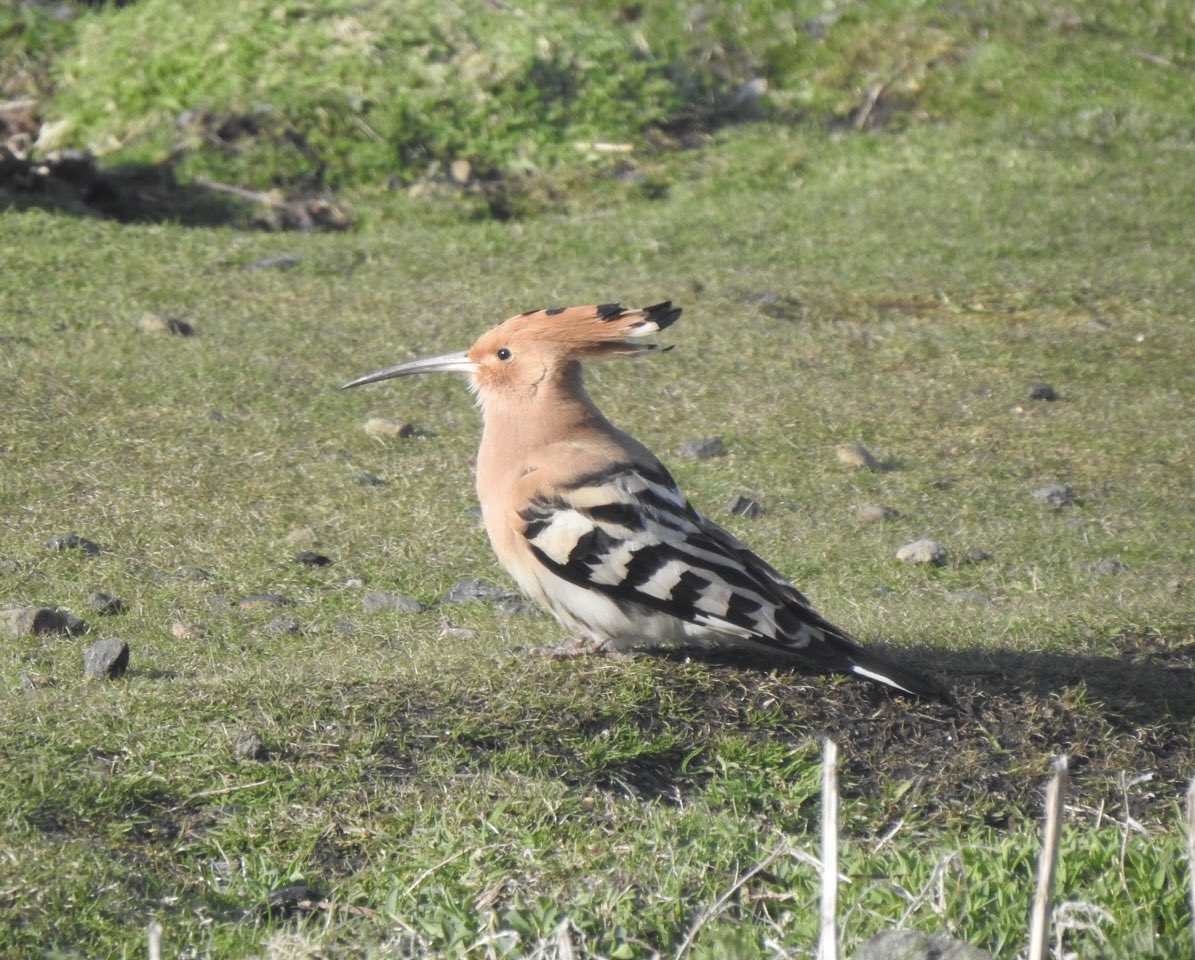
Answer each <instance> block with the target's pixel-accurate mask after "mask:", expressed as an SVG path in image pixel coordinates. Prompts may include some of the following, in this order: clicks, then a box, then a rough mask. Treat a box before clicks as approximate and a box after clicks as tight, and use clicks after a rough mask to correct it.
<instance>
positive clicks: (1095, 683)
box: [384, 651, 1195, 827]
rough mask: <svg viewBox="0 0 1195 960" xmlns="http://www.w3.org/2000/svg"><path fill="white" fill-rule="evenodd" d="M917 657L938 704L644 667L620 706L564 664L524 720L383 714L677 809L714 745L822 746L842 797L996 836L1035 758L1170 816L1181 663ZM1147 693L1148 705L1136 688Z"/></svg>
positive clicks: (581, 671) (480, 754) (496, 713)
mask: <svg viewBox="0 0 1195 960" xmlns="http://www.w3.org/2000/svg"><path fill="white" fill-rule="evenodd" d="M925 659H927V660H932V662H934V663H937V664H938V665H939V667H943V668H945V670H944V673H945V674H946V675H948V676H951V677H952V678H953V681H952V683H951V684H950V688H951V691H952V693H953V695H954V697H955V702H954V703H952V704H939V703H926V702H921V701H916V700H912V699H909V698H906V697H901V696H897V695H892V694H890V693H888V692H887V691H886V690H883V689H880V688H878V687H876V686H874V685H872V684H868V683H863V682H860V681H857V680H853V679H847V680H841V679H834V678H821V677H808V676H803V675H799V674H794V673H788V672H777V671H762V670H760V669H757V668H754V667H753V666H751V665H749V664H742V663H738V664H727V663H725V662H718V663H700V664H698V663H691V662H690V663H677V662H670V661H667V660H658V661H652V662H651V664H650V667H651V671H652V676H651V681H652V683H651V686H652V691H651V692H650V693H648V694H645V695H644V696H643V697H642V699H641V700H640V701H639V702H638V703H632V704H629V705H628V704H627V702H626V699H625V691H621V690H619V689H618V682H619V681H618V678H617V676H616V675H612V673H611V671H609V670H608V669H602V668H601V667H600V666H595V665H592V664H586V663H578V664H572V665H565V666H563V667H562V668H561V676H560V678H559V679H560V684H559V686H557V687H555V688H554V689H552V690H551V691H549V692H548V693H547V694H546V695H545V697H544V698H542V699H541V700H539V701H537V702H536V703H535V705H534V706H533V707H532V708H531V711H532V712H531V713H529V711H528V707H527V705H526V704H527V701H526V698H525V697H522V696H519V695H518V694H517V692H512V691H510V690H504V689H501V688H498V687H493V688H490V689H489V690H486V691H485V692H475V693H472V694H466V695H465V696H464V697H462V695H461V692H460V690H459V689H458V690H445V691H443V699H442V700H441V699H439V697H438V696H436V695H434V694H433V695H432V696H431V698H430V699H424V698H423V697H422V696H420V697H419V698H418V699H417V700H414V701H410V702H408V703H407V704H406V705H405V706H404V708H403V709H402V710H401V712H400V713H396V714H395V715H394V716H393V717H392V718H391V722H393V723H394V724H395V726H396V729H405V730H406V731H407V732H409V731H410V729H411V724H412V722H413V721H414V722H415V724H416V725H417V726H418V727H421V728H422V727H424V725H425V724H426V726H427V727H428V728H429V729H432V728H434V729H436V730H438V731H439V732H440V734H441V736H444V737H448V738H450V739H452V740H453V741H454V742H455V743H457V744H458V745H459V746H464V747H466V748H467V751H468V754H469V755H470V757H471V759H470V760H469V761H468V762H467V763H466V766H467V767H468V768H470V769H472V770H474V771H484V770H493V769H498V768H500V767H502V766H504V765H506V764H507V763H509V754H508V751H509V750H510V749H511V748H512V747H515V748H517V747H522V748H525V749H526V750H527V752H528V754H529V755H531V756H535V757H538V758H541V760H542V758H550V764H551V767H552V771H551V772H552V775H554V776H557V777H559V778H560V779H561V780H563V781H564V782H566V783H568V784H570V785H574V786H576V787H577V788H579V789H598V790H603V791H609V792H612V793H619V794H623V795H633V796H639V797H641V798H644V799H648V800H656V801H660V802H665V803H683V802H684V801H685V799H686V797H688V796H692V795H694V794H695V793H696V792H698V791H700V790H701V789H702V787H703V785H704V784H705V783H706V782H708V780H709V777H710V775H711V774H710V772H709V771H710V769H711V764H708V763H706V762H705V758H706V757H709V756H711V755H712V753H713V752H714V751H715V750H716V746H715V744H714V739H715V738H716V737H724V736H725V735H726V734H728V733H729V734H732V735H734V734H738V735H741V736H744V737H746V738H752V739H766V740H769V741H772V742H775V741H780V742H785V743H790V744H792V745H793V746H794V747H796V748H800V747H802V746H804V747H807V748H808V749H810V750H811V751H816V749H817V744H818V742H819V741H820V739H821V738H822V737H826V736H830V737H833V738H834V739H835V740H836V741H837V742H838V743H839V746H840V749H841V764H842V778H841V779H842V789H843V792H844V796H846V797H848V798H850V797H861V798H871V799H881V798H885V797H891V796H893V795H894V792H896V793H899V795H900V796H901V800H900V804H901V806H902V808H907V809H915V810H916V811H917V813H918V816H921V817H924V818H926V819H927V820H933V819H940V818H946V819H949V820H956V819H965V820H967V821H968V822H974V821H975V820H976V819H980V820H982V821H984V822H986V823H988V824H989V825H991V826H995V827H1002V826H1005V825H1011V824H1013V823H1017V822H1021V821H1023V820H1025V819H1033V818H1036V817H1037V815H1038V813H1039V811H1040V808H1041V800H1042V790H1043V787H1044V783H1045V781H1046V778H1047V776H1048V772H1049V767H1050V761H1051V759H1052V757H1054V756H1055V755H1057V754H1059V753H1066V754H1068V755H1069V757H1070V764H1071V771H1072V781H1071V792H1070V806H1071V809H1072V810H1077V811H1078V812H1079V814H1080V815H1081V816H1090V817H1091V818H1092V819H1093V821H1094V820H1100V819H1108V818H1112V819H1117V820H1124V818H1125V817H1126V816H1132V817H1133V818H1134V819H1135V820H1137V821H1139V822H1142V823H1146V824H1149V823H1151V822H1153V823H1156V822H1161V821H1164V820H1165V821H1168V820H1169V819H1170V818H1172V815H1173V803H1174V801H1175V799H1176V798H1177V797H1179V796H1180V795H1181V793H1182V791H1183V790H1184V789H1185V785H1186V783H1187V782H1188V780H1189V778H1190V777H1191V775H1192V774H1193V773H1195V732H1193V730H1192V710H1193V707H1195V696H1193V693H1192V691H1195V670H1192V669H1191V668H1190V667H1189V666H1182V665H1181V664H1176V663H1174V662H1170V661H1165V662H1158V661H1155V660H1144V661H1136V662H1134V661H1131V660H1130V661H1126V660H1123V659H1118V658H1083V657H1050V656H1045V655H1011V654H1006V655H987V656H986V658H985V659H984V660H979V658H977V656H976V655H974V654H968V653H958V652H945V651H935V652H933V654H932V657H931V656H930V655H929V653H928V652H927V653H926V655H925ZM963 664H966V668H967V672H966V673H964V672H963V668H962V665H963ZM956 665H957V666H958V668H957V669H952V668H953V667H955V666H956ZM603 666H604V665H603ZM604 685H609V687H610V693H609V696H605V695H603V693H602V691H601V687H602V686H604ZM1146 691H1149V692H1150V693H1151V696H1149V697H1145V696H1142V695H1141V694H1143V693H1145V692H1146ZM423 692H424V693H431V691H423ZM517 704H522V706H513V705H517ZM595 704H598V705H599V706H594V705H595ZM600 705H604V706H600ZM595 711H596V712H595ZM462 715H467V716H469V717H471V718H473V719H472V720H471V722H470V725H469V729H468V732H467V733H466V732H464V731H458V733H456V734H454V733H450V732H449V727H450V724H447V723H446V722H445V718H446V717H452V716H462ZM477 718H485V719H484V722H483V723H482V722H481V721H479V720H478V719H477ZM478 723H481V726H480V727H479V726H478ZM619 727H622V728H626V727H632V728H634V731H637V733H638V734H641V735H642V737H643V739H644V742H645V744H646V745H647V746H646V748H645V750H644V751H642V752H639V753H637V754H636V755H635V756H633V757H631V758H629V759H628V758H625V757H619V758H615V759H609V760H593V759H591V758H590V755H589V753H588V751H587V750H586V749H585V745H586V744H587V743H588V742H589V741H590V740H592V738H594V737H596V736H598V735H601V733H602V731H605V730H609V729H614V728H619ZM633 737H634V734H633V733H632V739H633ZM401 740H402V742H403V746H402V747H399V746H398V744H397V743H395V744H394V747H395V748H396V755H397V754H401V755H402V757H403V767H404V768H405V769H407V770H410V771H412V773H414V771H415V770H417V769H418V767H419V766H420V755H419V754H420V753H421V752H422V751H423V750H432V749H436V746H435V743H434V740H433V741H429V740H428V739H427V738H422V739H421V738H419V737H407V736H402V737H401ZM653 742H658V743H660V744H661V746H660V747H659V749H652V748H651V746H650V744H651V743H653ZM412 745H414V752H411V749H412ZM384 751H385V752H387V753H389V749H388V748H384ZM387 762H390V763H392V762H394V758H393V756H392V757H390V759H389V760H388V761H387ZM811 815H812V813H811Z"/></svg>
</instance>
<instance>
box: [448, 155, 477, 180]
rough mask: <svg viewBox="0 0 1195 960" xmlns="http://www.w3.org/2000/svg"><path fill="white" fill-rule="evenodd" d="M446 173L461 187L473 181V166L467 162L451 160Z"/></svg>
mask: <svg viewBox="0 0 1195 960" xmlns="http://www.w3.org/2000/svg"><path fill="white" fill-rule="evenodd" d="M448 172H449V173H450V174H451V176H452V179H453V180H454V181H455V182H456V183H459V184H461V185H462V186H463V185H464V184H466V183H468V182H469V181H470V180H472V179H473V164H471V163H470V162H469V161H468V160H453V161H452V166H450V167H449V168H448Z"/></svg>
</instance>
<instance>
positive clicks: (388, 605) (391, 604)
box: [361, 590, 423, 613]
mask: <svg viewBox="0 0 1195 960" xmlns="http://www.w3.org/2000/svg"><path fill="white" fill-rule="evenodd" d="M361 609H362V610H363V611H364V612H365V613H382V612H386V611H394V612H396V613H422V612H423V604H422V603H420V602H419V601H418V600H412V599H411V598H410V597H404V596H402V595H401V594H397V593H385V592H383V591H381V590H370V591H369V593H367V594H365V596H363V597H362V598H361Z"/></svg>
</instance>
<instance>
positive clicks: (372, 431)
mask: <svg viewBox="0 0 1195 960" xmlns="http://www.w3.org/2000/svg"><path fill="white" fill-rule="evenodd" d="M365 432H366V433H368V434H369V435H370V436H371V437H402V438H403V439H406V438H407V437H414V436H417V435H419V433H420V432H421V431H420V430H419V428H418V427H416V426H415V425H414V424H413V423H407V422H406V421H405V420H392V419H390V418H389V417H370V418H369V419H368V420H366V421H365Z"/></svg>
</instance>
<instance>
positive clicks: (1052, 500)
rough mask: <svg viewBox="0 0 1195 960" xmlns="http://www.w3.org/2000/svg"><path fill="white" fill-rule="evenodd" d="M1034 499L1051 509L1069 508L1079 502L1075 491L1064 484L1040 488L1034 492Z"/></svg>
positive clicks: (1053, 484)
mask: <svg viewBox="0 0 1195 960" xmlns="http://www.w3.org/2000/svg"><path fill="white" fill-rule="evenodd" d="M1033 499H1034V500H1036V501H1037V502H1038V503H1044V504H1047V505H1049V506H1051V507H1067V506H1070V505H1071V504H1072V503H1078V502H1079V498H1078V497H1077V496H1075V491H1074V489H1073V488H1071V487H1068V486H1067V485H1066V484H1063V483H1051V484H1048V485H1046V486H1044V487H1038V488H1037V489H1036V490H1034V491H1033Z"/></svg>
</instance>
